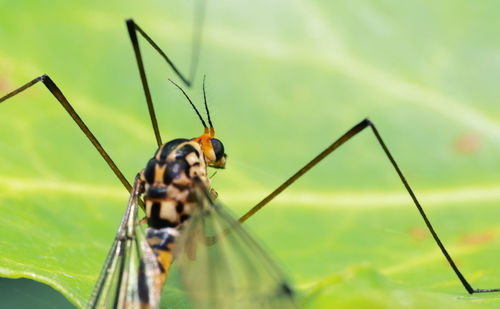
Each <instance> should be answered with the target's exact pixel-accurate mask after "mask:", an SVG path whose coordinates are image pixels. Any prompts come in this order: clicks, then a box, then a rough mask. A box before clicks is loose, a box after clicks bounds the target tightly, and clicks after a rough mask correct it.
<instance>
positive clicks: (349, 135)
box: [239, 119, 500, 294]
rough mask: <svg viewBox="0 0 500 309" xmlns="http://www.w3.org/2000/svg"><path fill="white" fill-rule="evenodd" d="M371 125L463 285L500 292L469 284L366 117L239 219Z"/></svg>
mask: <svg viewBox="0 0 500 309" xmlns="http://www.w3.org/2000/svg"><path fill="white" fill-rule="evenodd" d="M367 127H370V128H371V129H372V131H373V134H375V137H376V138H377V141H378V142H379V143H380V146H382V149H383V150H384V152H385V154H386V155H387V158H388V159H389V161H391V164H392V166H393V167H394V169H395V170H396V172H397V173H398V175H399V178H400V179H401V182H402V183H403V185H404V186H405V188H406V190H407V191H408V193H409V194H410V196H411V198H412V200H413V202H414V203H415V206H416V207H417V209H418V211H419V213H420V215H421V216H422V219H424V222H425V224H426V225H427V228H428V229H429V231H430V232H431V234H432V237H433V238H434V240H435V241H436V243H437V245H438V247H439V249H441V252H442V253H443V254H444V256H445V258H446V260H447V261H448V263H449V264H450V266H451V268H453V270H454V271H455V274H456V275H457V276H458V278H459V279H460V281H461V282H462V284H463V286H464V287H465V289H466V290H467V292H469V293H470V294H473V293H484V292H500V289H473V288H472V286H471V285H470V284H469V282H468V281H467V280H466V279H465V278H464V276H463V275H462V273H461V272H460V270H459V269H458V267H457V265H456V264H455V262H454V261H453V259H452V258H451V256H450V255H449V253H448V251H446V249H445V247H444V245H443V243H442V242H441V240H440V239H439V237H438V235H437V234H436V231H434V228H433V227H432V225H431V223H430V221H429V219H428V218H427V216H426V215H425V212H424V210H423V208H422V206H420V203H419V202H418V200H417V197H416V196H415V194H414V193H413V190H412V189H411V188H410V185H409V184H408V182H407V181H406V179H405V177H404V175H403V173H402V172H401V170H400V169H399V167H398V165H397V164H396V161H395V160H394V158H393V157H392V155H391V153H390V152H389V149H388V148H387V146H386V145H385V143H384V141H383V140H382V138H381V137H380V135H379V133H378V131H377V129H376V128H375V126H374V125H373V123H372V122H371V121H370V120H368V119H364V120H363V121H361V122H360V123H358V124H357V125H355V126H354V127H353V128H351V129H350V130H349V131H347V133H345V134H344V135H342V136H341V137H340V138H339V139H338V140H336V141H335V142H334V143H333V144H331V145H330V146H329V147H328V148H326V149H325V150H324V151H323V152H321V153H320V154H319V155H318V156H316V157H315V158H314V159H312V160H311V161H310V162H309V163H307V164H306V165H305V166H304V167H303V168H301V169H300V170H299V171H298V172H297V173H295V174H294V175H293V176H292V177H290V178H288V179H287V180H286V181H285V182H284V183H283V184H282V185H281V186H279V187H278V188H277V189H276V190H274V191H273V192H272V193H271V194H269V195H268V196H266V197H265V198H264V199H263V200H262V201H261V202H260V203H258V204H257V205H255V206H254V207H253V208H252V209H250V210H249V211H248V212H247V213H246V214H244V215H243V216H242V217H241V218H240V219H239V221H240V222H241V223H243V222H245V221H246V220H247V219H248V218H250V217H251V216H252V215H254V214H255V213H256V212H257V211H259V210H260V209H261V208H262V207H264V206H265V205H266V204H267V203H269V202H270V201H271V200H272V199H274V198H275V197H276V196H278V195H279V194H280V193H281V192H283V191H284V190H285V189H286V188H288V186H290V185H291V184H292V183H293V182H295V181H296V180H297V179H299V178H300V177H301V176H302V175H304V174H305V173H307V171H309V170H310V169H311V168H312V167H313V166H315V165H316V164H318V163H319V162H320V161H321V160H323V159H324V158H325V157H327V156H328V155H329V154H330V153H332V152H333V151H334V150H335V149H337V148H339V147H340V146H341V145H342V144H343V143H345V142H347V141H348V140H350V139H351V138H352V137H354V136H355V135H356V134H358V133H359V132H361V131H363V130H364V129H365V128H367Z"/></svg>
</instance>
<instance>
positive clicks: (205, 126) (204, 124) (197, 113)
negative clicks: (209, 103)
mask: <svg viewBox="0 0 500 309" xmlns="http://www.w3.org/2000/svg"><path fill="white" fill-rule="evenodd" d="M168 80H169V81H170V82H171V83H172V84H174V85H175V86H176V87H177V88H179V90H180V91H182V93H183V94H184V96H185V97H186V99H188V101H189V103H190V104H191V106H192V107H193V108H194V111H195V112H196V115H198V117H199V118H200V120H201V123H202V124H203V127H204V128H205V129H206V128H207V124H206V123H205V120H203V118H201V115H200V113H199V112H198V110H197V109H196V106H194V104H193V102H192V101H191V99H190V98H189V97H188V95H187V94H186V92H184V90H183V89H182V88H181V86H179V85H177V84H176V83H175V82H174V81H173V80H171V79H170V78H169V79H168ZM205 106H206V105H205ZM208 119H210V117H209V118H208ZM209 121H210V120H209ZM210 126H212V124H210Z"/></svg>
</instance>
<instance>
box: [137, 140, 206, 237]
mask: <svg viewBox="0 0 500 309" xmlns="http://www.w3.org/2000/svg"><path fill="white" fill-rule="evenodd" d="M196 178H198V179H199V180H200V181H201V182H203V183H204V184H205V185H206V186H207V188H208V187H210V180H209V179H208V177H207V165H206V160H205V157H204V155H203V151H202V150H201V147H200V145H199V144H198V143H197V142H194V141H191V140H188V139H180V138H179V139H174V140H171V141H169V142H168V143H165V144H163V145H162V146H161V147H160V148H159V149H158V150H157V151H156V153H155V155H154V157H153V158H152V159H151V160H149V162H148V164H147V166H146V168H145V169H144V170H142V172H141V180H142V182H143V184H144V186H143V188H144V201H145V207H146V217H147V219H148V224H149V226H150V227H152V228H156V229H159V228H165V227H173V228H175V227H178V226H180V225H181V223H183V222H184V221H186V220H187V219H189V217H190V215H191V213H192V211H193V208H194V207H195V206H196V196H195V192H194V190H193V186H194V179H196Z"/></svg>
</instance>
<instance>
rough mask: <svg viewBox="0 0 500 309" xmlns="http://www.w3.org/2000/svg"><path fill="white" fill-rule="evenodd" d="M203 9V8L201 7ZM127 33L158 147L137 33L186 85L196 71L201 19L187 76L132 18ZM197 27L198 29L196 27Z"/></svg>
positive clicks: (158, 142) (153, 111)
mask: <svg viewBox="0 0 500 309" xmlns="http://www.w3.org/2000/svg"><path fill="white" fill-rule="evenodd" d="M202 9H203V8H202ZM126 24H127V30H128V34H129V36H130V41H132V47H133V48H134V53H135V59H136V61H137V66H138V68H139V75H140V76H141V82H142V87H143V88H144V95H145V96H146V103H147V105H148V111H149V117H150V118H151V123H152V125H153V130H154V133H155V137H156V143H157V144H158V147H159V146H161V145H162V140H161V136H160V130H159V128H158V120H157V118H156V113H155V109H154V106H153V100H152V98H151V91H150V90H149V85H148V80H147V78H146V71H145V69H144V62H143V60H142V55H141V50H140V48H139V41H138V39H137V33H139V34H141V35H142V37H143V38H144V39H146V41H147V42H148V43H149V44H151V46H152V47H153V48H154V49H155V50H156V51H157V52H158V53H159V54H160V55H161V56H162V58H163V59H164V60H165V61H166V62H167V63H168V65H169V66H170V68H171V69H172V70H173V71H174V73H175V74H176V75H177V76H178V77H179V79H180V80H181V81H182V82H183V83H184V84H185V85H186V86H188V87H190V86H191V85H192V83H193V78H194V75H195V73H196V67H197V63H198V54H199V49H200V43H199V41H200V40H201V28H202V27H201V26H202V25H201V21H198V22H196V25H195V27H196V28H197V29H196V30H197V32H196V34H195V36H194V37H193V54H192V57H191V58H192V59H191V70H190V72H191V73H190V74H191V76H190V77H189V78H187V77H185V76H184V75H183V74H182V73H181V72H180V70H179V69H178V68H177V66H176V65H175V64H174V63H173V62H172V60H170V58H169V57H168V56H167V55H166V54H165V53H164V52H163V51H162V50H161V48H160V47H159V46H158V45H157V44H156V43H155V42H154V41H153V39H151V38H150V37H149V36H148V35H147V34H146V33H145V32H144V31H143V30H142V29H141V28H140V27H139V26H138V25H137V24H136V23H135V22H134V21H133V20H132V19H127V20H126ZM198 28H199V29H198Z"/></svg>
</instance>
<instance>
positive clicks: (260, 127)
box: [0, 0, 500, 308]
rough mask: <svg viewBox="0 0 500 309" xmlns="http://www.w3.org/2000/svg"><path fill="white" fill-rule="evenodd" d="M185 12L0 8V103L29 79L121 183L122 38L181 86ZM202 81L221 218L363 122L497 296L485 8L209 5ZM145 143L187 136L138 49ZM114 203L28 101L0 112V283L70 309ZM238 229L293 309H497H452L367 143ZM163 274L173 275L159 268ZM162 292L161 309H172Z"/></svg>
mask: <svg viewBox="0 0 500 309" xmlns="http://www.w3.org/2000/svg"><path fill="white" fill-rule="evenodd" d="M193 4H194V3H193V2H192V1H175V0H165V1H141V2H138V1H136V2H134V3H127V1H84V2H81V3H76V2H73V1H42V2H40V1H6V0H3V1H1V2H0V95H1V94H4V93H7V92H8V91H10V90H12V89H14V88H16V87H18V86H20V85H22V84H23V83H25V82H27V81H29V80H31V79H33V78H34V77H36V76H39V75H41V74H43V73H47V74H49V75H50V76H51V77H52V79H53V80H54V81H55V82H56V83H57V84H58V85H59V87H60V88H61V89H62V91H63V92H64V93H65V95H66V96H67V97H68V99H69V100H70V101H71V102H72V104H73V105H74V108H75V109H76V110H77V112H78V113H79V114H80V116H81V117H82V119H83V120H84V121H85V122H86V123H87V125H88V126H89V127H90V128H91V130H92V131H93V132H94V134H95V135H96V136H97V137H98V138H99V140H100V142H101V143H102V145H103V146H104V147H105V148H106V149H107V150H108V151H109V153H110V155H111V156H112V158H113V159H114V160H115V162H116V163H117V164H118V166H119V167H120V168H121V169H122V170H123V172H124V173H125V175H126V176H127V178H128V179H129V180H131V181H132V180H133V177H134V176H135V174H136V173H137V172H138V171H139V170H140V169H142V168H143V167H144V165H145V163H146V162H147V160H148V159H149V158H150V157H151V156H152V154H153V153H154V151H155V148H156V146H155V140H154V136H153V132H152V129H151V124H150V122H149V120H148V115H147V109H146V105H145V100H144V94H143V90H142V87H141V84H140V80H139V75H138V71H137V65H136V63H135V60H134V55H133V51H132V49H131V44H130V42H129V39H128V35H127V33H126V28H125V23H124V20H125V18H127V17H133V18H134V19H135V21H136V22H137V23H138V24H139V25H140V26H141V27H142V28H143V29H144V30H145V31H146V32H148V33H149V34H150V35H151V37H153V38H154V39H155V40H156V41H157V42H158V43H159V45H160V46H161V47H162V48H164V49H165V50H166V51H167V53H168V54H169V55H170V56H171V57H172V59H174V61H175V62H176V63H178V65H179V66H180V67H181V69H183V70H184V71H187V70H188V67H189V60H190V55H191V40H192V33H193V29H192V23H193ZM206 9H207V11H206V21H205V26H204V28H203V42H202V47H201V57H200V70H199V72H198V75H197V80H196V82H195V86H194V88H193V89H192V90H190V91H189V93H190V94H191V95H192V98H193V99H194V100H195V102H197V103H198V104H199V103H201V100H202V94H201V87H200V86H201V77H202V75H203V74H206V75H207V85H208V87H207V91H208V100H209V106H210V108H211V111H212V115H213V120H214V124H215V128H216V133H217V136H218V137H219V138H220V139H221V140H222V141H223V142H224V145H225V147H226V151H227V153H228V155H229V156H228V164H227V169H226V170H224V171H219V172H218V173H217V174H216V175H215V176H214V178H213V179H212V182H213V185H214V187H215V188H216V189H217V191H218V192H219V198H220V200H221V201H222V202H224V203H225V204H226V205H227V206H228V207H229V208H231V209H232V210H233V212H235V213H236V214H242V213H244V211H245V210H246V209H248V208H249V207H251V206H252V205H253V204H255V203H256V202H258V201H259V200H260V199H261V198H263V197H264V196H265V195H266V194H268V193H269V192H271V191H272V190H273V189H274V188H275V187H276V186H277V185H279V184H280V183H281V182H282V181H284V180H285V179H286V178H287V177H289V176H290V175H291V174H292V173H294V172H295V171H296V170H297V169H298V168H300V167H301V165H303V164H305V163H306V162H307V161H308V160H310V159H311V158H312V157H313V156H315V155H316V154H318V153H319V152H320V151H321V150H323V149H324V148H325V147H326V146H327V145H329V143H331V142H332V141H333V140H334V139H336V138H337V137H339V136H340V135H341V134H343V133H344V132H345V131H346V130H348V129H349V128H350V127H352V126H353V125H354V124H356V123H357V122H359V121H360V120H362V119H363V118H364V117H370V119H371V120H372V121H373V122H374V123H375V125H376V126H377V127H378V129H379V131H380V133H381V135H382V136H383V138H384V139H385V141H386V142H387V144H388V146H389V148H390V150H391V151H392V152H393V155H394V156H395V158H396V160H397V162H398V163H399V164H400V165H401V169H402V170H403V172H404V173H405V174H406V176H407V178H408V181H409V182H410V184H411V185H412V186H413V188H414V190H415V192H416V194H417V196H418V197H419V198H420V199H421V202H422V204H423V206H424V208H425V209H426V211H427V212H428V215H429V218H430V220H431V221H432V222H433V224H434V225H435V227H436V230H437V232H438V233H439V235H440V236H441V237H442V240H443V242H444V244H445V245H446V246H447V248H448V249H449V251H450V254H451V255H452V256H453V257H454V258H455V259H456V262H457V264H458V266H459V267H460V269H461V270H462V271H463V273H464V275H465V276H466V278H467V279H468V280H469V281H470V282H471V284H472V286H473V287H475V288H500V279H499V278H500V266H499V264H498V260H499V259H500V250H499V249H498V248H499V247H500V240H499V236H500V224H499V218H500V176H499V175H500V164H499V158H500V101H499V100H500V99H499V97H500V89H499V87H498V85H499V82H500V43H499V42H500V41H499V40H498V28H499V24H498V20H499V12H500V5H499V4H498V3H497V2H496V1H480V2H471V1H451V0H450V1H437V2H436V1H424V2H422V1H420V2H418V3H412V2H408V1H362V2H354V1H342V2H333V1H314V0H313V1H305V0H302V1H300V0H299V1H296V0H291V1H290V0H289V1H265V0H262V1H249V2H241V1H209V2H208V3H207V5H206ZM141 48H142V50H143V52H144V56H145V64H146V67H147V74H148V78H149V80H150V84H151V89H152V93H153V98H154V101H155V103H156V106H157V115H158V117H159V122H160V127H161V131H162V133H163V138H164V140H168V139H172V138H176V137H194V136H197V135H200V134H201V133H202V127H201V125H200V123H199V122H198V120H197V118H196V116H195V114H194V113H193V111H192V110H191V109H190V107H189V106H188V104H187V103H186V101H185V99H184V98H183V97H182V95H181V94H180V93H179V92H178V91H177V90H176V89H175V88H174V87H173V86H172V85H171V84H170V83H169V82H168V80H167V78H169V77H170V78H172V77H173V75H172V72H171V71H170V69H169V68H168V66H167V65H166V64H165V63H164V62H163V61H162V60H161V58H160V57H159V56H158V55H157V54H156V53H155V52H154V51H153V50H152V49H151V48H150V47H149V46H147V45H146V44H144V41H141ZM127 198H128V195H127V192H126V190H125V189H124V188H123V187H121V184H120V182H119V181H118V180H117V179H116V178H115V176H114V175H113V173H112V172H111V171H110V170H109V168H108V167H107V166H106V164H105V163H104V161H103V160H102V159H101V158H100V157H99V155H98V153H97V152H96V151H95V149H93V147H92V145H91V144H90V142H88V141H87V140H86V138H85V136H84V135H83V134H82V133H81V132H80V131H79V129H78V128H77V126H76V125H75V124H74V123H73V122H72V120H71V119H70V118H69V117H68V116H67V115H66V114H65V112H64V111H63V109H62V108H61V106H59V104H58V103H57V101H56V100H55V99H54V98H53V97H52V96H51V95H50V94H49V93H48V91H47V90H46V89H45V88H44V87H43V86H42V85H37V86H34V87H32V88H30V89H29V90H27V91H25V92H23V93H22V94H20V95H18V96H16V97H15V98H12V99H10V100H8V101H6V102H4V103H2V104H1V105H0V210H1V216H0V235H1V236H0V274H1V275H2V276H4V277H9V278H18V277H27V278H32V279H35V280H38V281H41V282H44V283H47V284H49V285H51V286H52V287H54V288H56V289H57V290H59V291H60V292H61V293H63V295H64V296H66V297H67V298H68V299H69V300H70V301H71V302H72V303H73V304H75V305H77V306H83V305H84V304H85V302H86V300H87V298H88V297H89V295H90V293H91V290H92V287H93V285H94V282H95V280H96V279H97V276H98V274H99V270H100V268H101V266H102V263H103V261H104V258H105V256H106V253H107V250H108V248H109V246H110V244H111V241H112V239H113V236H114V233H115V232H116V228H117V227H118V224H119V221H120V218H121V216H122V214H123V211H124V207H125V205H126V202H127ZM245 226H246V227H247V228H248V229H249V230H251V231H252V232H253V234H254V235H255V236H256V238H258V239H259V240H260V242H261V243H262V244H263V246H264V247H265V248H267V249H268V250H269V251H271V252H272V255H273V256H274V257H275V258H276V259H277V260H279V261H280V262H279V264H280V265H282V267H283V268H284V270H285V271H286V273H288V275H289V276H290V278H291V279H292V281H293V282H294V285H295V286H296V289H297V290H298V292H299V294H300V296H301V301H302V303H303V305H304V306H305V307H309V308H332V307H334V306H335V307H352V308H362V307H364V308H426V307H434V308H436V307H445V306H447V307H453V308H496V307H498V306H500V296H499V294H498V293H497V294H496V295H495V294H491V295H473V296H469V295H468V294H467V293H466V291H465V289H464V288H463V287H462V286H461V284H460V282H459V281H458V279H457V278H456V276H455V274H454V273H453V272H452V270H451V269H450V267H449V266H448V265H447V263H446V261H445V259H444V257H443V256H442V255H441V253H440V252H439V249H438V248H437V246H436V245H435V243H434V242H433V240H432V238H431V237H430V235H429V233H428V232H427V231H426V229H425V226H424V224H423V221H422V219H421V218H419V215H418V212H417V211H416V209H415V207H414V206H413V205H412V202H411V199H410V198H409V197H408V196H407V194H406V193H405V191H404V188H403V186H402V184H401V183H400V182H399V180H398V178H397V175H396V174H395V172H394V171H393V170H392V169H391V166H390V163H389V161H388V160H387V159H386V158H385V157H384V154H383V152H382V150H381V148H380V146H379V145H378V144H377V142H376V140H375V139H374V136H373V135H372V134H371V133H370V132H368V131H367V132H363V133H361V134H360V135H359V136H357V137H356V138H354V139H353V140H351V141H349V142H348V143H347V144H345V146H343V147H342V148H340V149H339V150H338V151H337V152H335V153H334V154H333V155H332V156H331V157H328V158H327V159H326V160H324V161H323V162H321V163H320V164H319V165H318V166H317V167H316V168H314V169H313V170H312V171H311V172H310V173H308V174H307V175H306V176H304V177H303V178H302V179H300V180H299V181H298V182H297V183H296V184H294V185H293V186H292V187H291V188H290V189H289V190H287V191H286V192H285V193H283V195H282V196H280V197H279V198H277V199H276V200H275V201H273V202H272V203H271V204H269V206H267V207H266V208H265V209H263V210H262V211H261V212H259V213H258V214H257V215H255V216H254V217H253V218H251V219H250V220H249V221H248V222H247V223H245ZM174 271H175V266H174ZM174 281H175V280H169V282H167V287H166V288H165V291H164V294H163V306H164V307H166V306H168V305H169V304H170V305H171V306H170V308H172V307H174V308H182V306H181V301H180V300H179V295H181V294H182V292H181V291H180V290H179V289H178V288H174V287H173V286H175V283H176V282H174ZM1 302H2V299H0V306H2V305H1Z"/></svg>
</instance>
